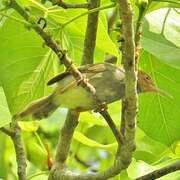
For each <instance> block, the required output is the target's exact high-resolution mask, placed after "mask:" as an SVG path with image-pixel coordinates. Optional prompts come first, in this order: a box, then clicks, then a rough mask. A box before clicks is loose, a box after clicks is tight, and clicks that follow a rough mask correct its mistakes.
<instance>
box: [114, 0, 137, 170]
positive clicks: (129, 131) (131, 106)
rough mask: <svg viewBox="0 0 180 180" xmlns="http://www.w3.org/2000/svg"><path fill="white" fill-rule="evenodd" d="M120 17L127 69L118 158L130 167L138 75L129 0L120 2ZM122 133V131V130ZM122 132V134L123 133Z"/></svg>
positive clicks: (133, 142) (133, 141) (133, 143)
mask: <svg viewBox="0 0 180 180" xmlns="http://www.w3.org/2000/svg"><path fill="white" fill-rule="evenodd" d="M119 10H120V17H121V20H122V35H123V38H124V42H123V49H122V51H123V52H122V54H123V63H124V69H125V75H126V79H125V105H126V106H125V110H124V119H125V122H126V123H125V129H124V130H123V131H124V145H123V146H121V147H119V150H118V153H117V156H120V157H121V159H122V162H123V163H124V164H126V166H127V167H128V166H129V164H130V162H131V159H132V152H133V151H134V150H135V125H136V113H137V88H136V84H137V77H136V76H137V73H136V71H135V69H136V68H135V66H136V64H135V44H134V34H133V22H132V14H133V13H132V10H131V4H130V2H129V1H128V0H119ZM121 131H122V130H121ZM123 131H122V133H123Z"/></svg>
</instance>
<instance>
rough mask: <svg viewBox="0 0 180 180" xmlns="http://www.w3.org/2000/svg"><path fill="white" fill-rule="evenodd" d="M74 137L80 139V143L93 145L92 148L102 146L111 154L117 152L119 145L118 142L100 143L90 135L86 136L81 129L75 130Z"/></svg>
mask: <svg viewBox="0 0 180 180" xmlns="http://www.w3.org/2000/svg"><path fill="white" fill-rule="evenodd" d="M73 137H74V139H76V141H79V142H80V143H82V144H84V145H86V146H89V147H92V148H101V149H104V150H106V151H108V152H109V153H111V154H115V153H116V147H117V143H112V144H107V145H104V144H100V143H98V142H96V141H94V140H92V139H90V138H88V137H86V136H85V135H84V134H82V133H81V132H79V131H75V132H74V136H73Z"/></svg>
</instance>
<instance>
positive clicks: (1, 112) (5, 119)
mask: <svg viewBox="0 0 180 180" xmlns="http://www.w3.org/2000/svg"><path fill="white" fill-rule="evenodd" d="M10 122H11V114H10V112H9V108H8V104H7V101H6V96H5V94H4V90H3V88H2V87H0V127H2V126H5V125H7V124H9V123H10Z"/></svg>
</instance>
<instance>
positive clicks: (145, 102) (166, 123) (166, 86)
mask: <svg viewBox="0 0 180 180" xmlns="http://www.w3.org/2000/svg"><path fill="white" fill-rule="evenodd" d="M140 62H141V67H142V68H143V69H144V70H145V71H147V72H149V73H150V74H151V76H152V78H153V79H154V81H155V83H156V84H157V86H158V87H159V88H161V89H163V90H164V91H166V92H167V93H169V94H170V95H171V96H172V97H173V98H171V97H169V96H161V95H159V94H157V93H144V94H141V95H140V107H139V109H140V112H139V117H138V122H139V123H138V126H139V127H140V128H142V129H143V131H144V132H145V133H146V134H147V135H148V136H150V137H151V138H152V139H155V140H157V141H160V142H162V143H164V144H166V145H168V146H169V145H171V144H172V143H173V142H175V141H178V140H179V139H180V133H179V132H180V126H179V117H180V108H179V107H180V94H179V89H180V69H178V68H175V67H173V66H170V65H168V64H165V63H163V62H162V61H160V60H158V59H157V58H155V57H154V56H152V55H151V54H148V53H147V52H144V53H143V55H142V58H141V60H140Z"/></svg>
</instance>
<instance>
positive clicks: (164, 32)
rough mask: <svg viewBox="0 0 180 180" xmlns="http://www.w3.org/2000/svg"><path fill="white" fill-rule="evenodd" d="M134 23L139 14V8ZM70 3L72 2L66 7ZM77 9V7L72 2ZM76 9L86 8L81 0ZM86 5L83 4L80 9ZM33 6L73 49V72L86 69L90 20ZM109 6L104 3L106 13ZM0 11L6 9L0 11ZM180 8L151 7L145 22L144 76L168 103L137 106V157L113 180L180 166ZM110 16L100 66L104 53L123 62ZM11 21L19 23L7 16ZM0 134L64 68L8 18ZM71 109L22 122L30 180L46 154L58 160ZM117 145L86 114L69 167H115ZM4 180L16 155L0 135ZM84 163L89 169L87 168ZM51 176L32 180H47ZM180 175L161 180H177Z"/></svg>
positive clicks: (143, 98)
mask: <svg viewBox="0 0 180 180" xmlns="http://www.w3.org/2000/svg"><path fill="white" fill-rule="evenodd" d="M131 1H132V3H133V7H134V13H135V15H134V23H136V20H137V16H138V11H137V6H136V5H135V2H134V0H131ZM67 2H68V1H67ZM69 2H74V1H69ZM78 2H81V1H80V0H78ZM82 2H84V1H82ZM21 3H22V4H24V5H25V6H30V7H31V11H32V12H33V13H34V15H36V16H37V17H46V18H47V22H48V26H47V27H46V28H47V29H48V30H49V31H50V32H51V33H53V35H54V36H55V37H56V38H57V40H58V41H59V42H60V45H61V47H63V48H64V49H68V55H69V56H70V57H71V59H73V61H74V63H75V64H76V65H79V64H80V62H81V56H82V49H83V41H84V33H85V29H86V19H87V15H85V16H82V17H80V18H78V19H77V20H74V21H72V22H70V20H71V19H73V18H74V17H76V16H78V15H79V14H82V13H83V12H85V11H86V10H83V9H62V8H59V7H54V8H51V6H50V4H48V3H46V4H44V5H43V4H41V3H40V2H39V1H35V0H26V1H25V0H21ZM110 3H112V2H111V1H109V0H103V1H102V4H101V5H102V6H104V5H107V4H110ZM0 7H3V5H1V6H0ZM178 8H180V4H179V3H178V1H176V0H171V2H170V1H169V2H160V1H153V2H152V4H151V6H150V7H149V9H148V13H147V15H146V17H145V20H144V30H143V35H142V39H141V43H142V48H143V50H142V54H141V58H140V68H141V69H143V70H145V71H146V72H148V73H149V74H150V75H151V76H152V78H153V79H154V81H155V82H156V84H157V85H158V87H160V88H161V89H163V90H164V91H166V92H167V93H168V94H169V96H167V97H162V96H160V95H159V94H152V93H147V94H141V95H140V103H139V115H138V127H137V137H136V140H137V142H136V143H137V149H136V151H135V153H134V159H133V162H132V163H131V165H130V167H129V168H128V169H127V171H126V172H123V173H121V174H120V175H119V176H118V177H115V178H114V179H126V178H132V179H133V178H136V177H139V176H141V175H143V174H146V173H147V172H150V171H152V170H154V169H157V168H159V167H162V166H164V165H166V164H169V163H171V162H172V161H175V160H176V159H178V158H180V144H179V142H178V141H179V139H180V126H179V118H180V93H179V90H180V10H179V9H178ZM112 11H113V8H111V9H107V10H103V11H101V13H100V18H99V24H98V34H97V41H96V51H95V63H97V62H103V61H104V59H105V55H106V54H107V53H109V54H111V55H114V56H116V57H117V58H118V64H120V63H121V55H119V52H118V48H119V44H118V43H117V36H119V34H118V33H117V32H116V31H115V30H113V28H112V29H111V31H110V34H108V31H107V29H108V25H107V24H108V14H110V13H111V12H112ZM6 13H8V14H9V15H10V16H14V17H17V18H18V19H21V17H19V16H18V15H17V14H16V13H15V12H13V11H11V10H8V11H7V12H6ZM0 42H1V43H0V127H2V126H5V125H8V124H9V122H10V120H11V115H13V114H14V113H16V112H18V111H19V110H21V109H22V108H23V107H24V106H25V105H26V104H27V103H28V102H30V101H32V100H33V99H37V98H38V97H41V96H45V95H47V94H48V93H49V92H51V91H52V88H49V87H47V86H46V82H47V81H48V80H49V79H50V78H51V77H52V76H53V75H55V74H57V73H58V72H61V71H63V67H62V66H59V65H58V61H57V59H56V56H55V55H54V54H53V53H52V51H51V50H49V49H48V48H47V47H44V45H43V42H42V40H41V38H40V37H39V36H38V35H37V34H35V33H34V32H33V31H32V30H30V29H28V27H27V26H25V25H24V24H21V23H19V22H17V21H15V20H13V19H11V18H6V17H0ZM119 107H120V102H116V103H113V104H111V105H110V106H109V109H110V112H111V115H112V117H113V119H114V121H115V122H116V124H117V125H119V124H118V123H119V117H120V114H119ZM66 112H67V110H66V109H58V110H57V111H56V112H55V113H54V114H53V115H52V116H51V117H50V118H48V119H46V120H42V121H39V122H32V121H30V120H29V121H26V122H21V127H22V129H23V139H24V142H25V145H26V152H27V156H28V175H29V176H31V175H32V174H34V173H38V172H42V171H44V170H47V154H48V153H47V148H46V146H48V147H49V149H50V152H51V154H52V155H54V153H55V147H56V144H57V138H58V132H59V128H60V127H61V126H62V124H63V122H64V119H65V116H66ZM116 148H117V144H116V143H115V139H114V137H113V135H112V133H111V131H110V130H109V127H108V126H107V124H106V123H105V122H104V121H103V119H102V118H101V117H100V116H99V115H98V114H94V113H90V112H86V113H82V114H81V116H80V123H79V125H78V127H77V129H76V132H75V134H74V139H73V143H72V148H71V155H70V157H69V160H68V163H69V164H70V167H71V168H72V169H73V170H74V171H77V172H78V171H80V170H84V171H89V170H90V169H93V170H103V169H105V168H107V167H108V166H109V165H110V164H111V163H112V162H113V156H112V155H114V154H115V153H116ZM0 152H1V154H0V177H2V178H3V179H14V178H15V171H16V168H15V166H16V165H15V153H14V150H13V146H12V142H11V140H10V139H9V137H7V136H5V135H4V134H2V133H1V134H0ZM80 160H83V161H85V162H86V163H87V164H90V168H89V167H85V166H84V165H83V164H82V163H81V162H80ZM45 177H46V175H43V176H37V177H35V178H33V179H40V178H41V179H44V178H45ZM179 177H180V174H179V173H178V172H176V173H173V174H170V175H167V176H165V177H163V178H161V179H163V180H165V179H178V178H179Z"/></svg>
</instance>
